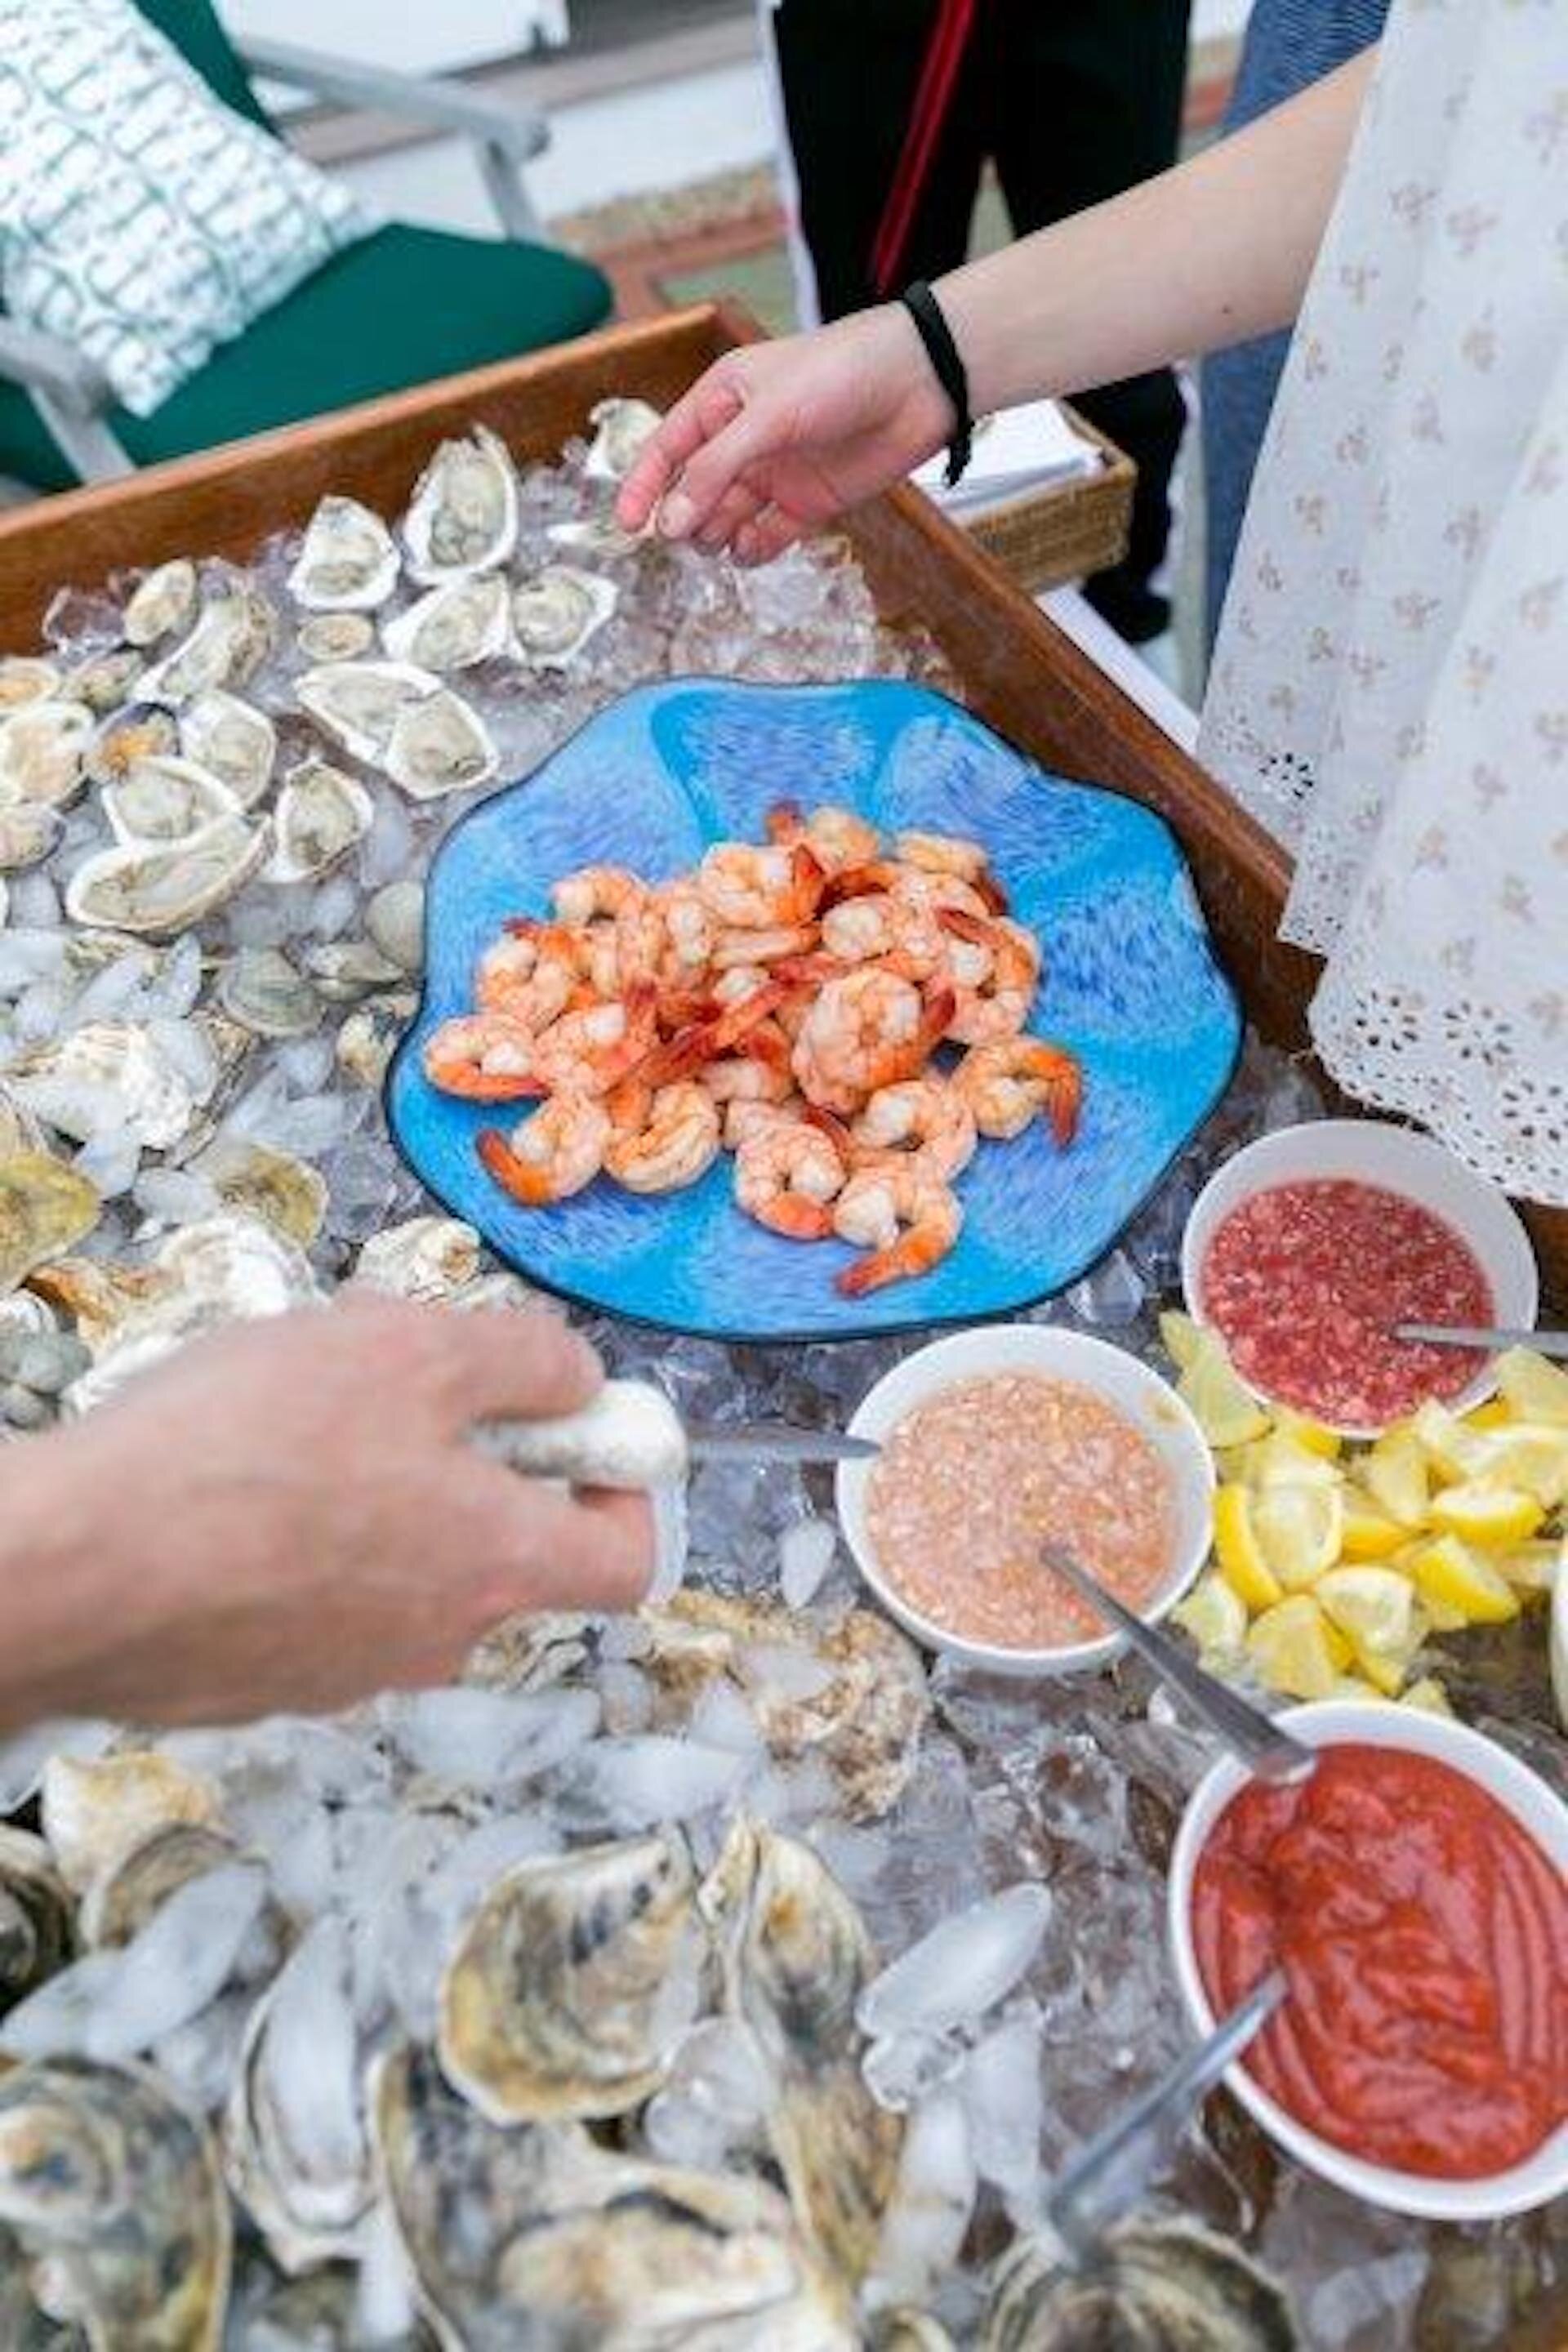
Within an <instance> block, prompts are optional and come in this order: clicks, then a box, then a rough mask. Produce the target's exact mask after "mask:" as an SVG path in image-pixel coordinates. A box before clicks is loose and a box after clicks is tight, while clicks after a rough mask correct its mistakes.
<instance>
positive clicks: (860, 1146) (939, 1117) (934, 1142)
mask: <svg viewBox="0 0 1568 2352" xmlns="http://www.w3.org/2000/svg"><path fill="white" fill-rule="evenodd" d="M852 1132H853V1135H854V1141H855V1153H856V1159H857V1162H858V1164H860V1165H864V1166H872V1167H875V1166H879V1165H880V1164H882V1163H883V1162H884V1161H887V1160H904V1161H909V1162H911V1163H917V1164H918V1165H919V1166H920V1167H921V1169H922V1170H923V1171H925V1172H926V1173H927V1174H928V1175H931V1176H934V1177H935V1178H936V1179H937V1180H938V1181H939V1182H941V1183H943V1184H948V1183H951V1182H952V1179H953V1178H954V1177H955V1176H956V1175H958V1174H959V1173H960V1172H961V1171H962V1170H963V1169H965V1168H967V1167H968V1165H969V1163H970V1161H971V1160H973V1157H974V1146H975V1136H974V1116H973V1111H972V1110H971V1108H970V1106H969V1103H968V1102H967V1100H966V1099H965V1097H963V1095H961V1094H960V1093H959V1092H958V1091H957V1089H956V1088H955V1087H952V1086H951V1085H950V1084H949V1083H948V1081H947V1079H946V1078H937V1077H929V1078H905V1079H903V1080H902V1081H901V1082H900V1085H898V1086H896V1087H879V1088H878V1090H877V1092H876V1093H875V1094H874V1095H873V1096H872V1097H871V1099H870V1101H869V1102H868V1104H867V1105H866V1108H865V1109H864V1110H863V1111H862V1112H861V1114H860V1116H859V1118H858V1119H857V1120H856V1122H855V1125H854V1129H853V1130H852Z"/></svg>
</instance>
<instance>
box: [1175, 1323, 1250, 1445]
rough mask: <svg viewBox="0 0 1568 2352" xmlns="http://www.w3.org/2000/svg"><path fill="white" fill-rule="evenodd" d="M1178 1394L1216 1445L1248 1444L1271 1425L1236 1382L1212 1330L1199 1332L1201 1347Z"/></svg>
mask: <svg viewBox="0 0 1568 2352" xmlns="http://www.w3.org/2000/svg"><path fill="white" fill-rule="evenodd" d="M1176 1393H1177V1395H1178V1396H1179V1397H1181V1398H1182V1399H1183V1401H1184V1402H1185V1403H1186V1404H1187V1405H1189V1406H1190V1407H1191V1409H1192V1412H1193V1417H1194V1420H1195V1421H1196V1423H1197V1424H1198V1427H1199V1428H1200V1429H1201V1430H1202V1431H1203V1433H1204V1435H1205V1437H1206V1438H1207V1440H1208V1442H1209V1444H1211V1445H1213V1446H1215V1447H1223V1446H1227V1445H1246V1444H1247V1443H1248V1442H1249V1441H1250V1440H1251V1439H1252V1438H1254V1437H1261V1436H1263V1434H1264V1433H1265V1432H1266V1431H1267V1430H1268V1428H1269V1427H1270V1426H1271V1423H1270V1421H1269V1416H1268V1413H1267V1412H1265V1411H1264V1409H1263V1407H1262V1406H1261V1405H1260V1404H1259V1403H1258V1400H1257V1398H1256V1397H1255V1396H1254V1395H1253V1393H1252V1391H1251V1390H1250V1389H1248V1388H1247V1387H1246V1386H1244V1384H1243V1383H1242V1381H1239V1380H1238V1379H1237V1375H1236V1372H1235V1371H1234V1370H1233V1369H1232V1366H1231V1360H1230V1358H1229V1357H1228V1356H1227V1355H1226V1351H1225V1348H1224V1345H1223V1344H1222V1342H1221V1341H1220V1340H1219V1339H1216V1338H1215V1334H1214V1333H1213V1332H1212V1331H1202V1332H1200V1333H1199V1335H1198V1344H1197V1346H1196V1348H1195V1349H1194V1351H1193V1355H1192V1357H1191V1360H1190V1361H1189V1362H1188V1363H1187V1364H1186V1365H1185V1366H1184V1369H1183V1371H1182V1377H1181V1379H1180V1380H1179V1381H1177V1383H1176Z"/></svg>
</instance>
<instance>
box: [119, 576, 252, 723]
mask: <svg viewBox="0 0 1568 2352" xmlns="http://www.w3.org/2000/svg"><path fill="white" fill-rule="evenodd" d="M277 636H278V621H277V616H276V614H274V612H273V610H272V607H271V605H270V604H268V601H267V599H266V597H265V596H263V595H262V593H261V592H260V590H259V589H258V588H255V587H253V586H252V585H251V584H250V583H249V582H248V581H244V580H235V581H233V582H231V583H229V584H228V585H227V586H226V587H225V588H223V589H221V590H219V591H218V592H217V593H215V594H213V595H211V596H209V597H208V598H207V600H206V602H205V604H203V606H202V609H201V612H200V614H198V616H197V618H196V623H195V627H194V628H193V629H192V630H191V632H190V635H188V636H186V637H184V639H182V641H181V643H180V644H179V645H177V646H175V647H174V651H173V653H171V654H169V655H168V656H166V657H165V658H164V659H163V661H161V662H157V663H155V664H154V665H153V667H152V668H151V669H150V670H148V671H147V673H146V675H145V676H144V677H143V678H142V694H143V696H144V697H145V698H148V699H150V700H152V701H154V702H174V703H184V702H190V701H192V700H194V699H195V697H196V696H197V695H198V694H205V693H207V692H208V691H210V689H211V688H214V687H218V686H243V685H244V684H245V682H246V680H247V678H250V677H255V675H256V673H257V671H258V669H259V668H260V667H261V665H262V663H263V662H264V661H265V660H266V659H267V656H268V654H269V653H270V652H271V651H272V648H273V646H274V645H275V644H276V642H277Z"/></svg>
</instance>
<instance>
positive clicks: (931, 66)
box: [871, 0, 975, 295]
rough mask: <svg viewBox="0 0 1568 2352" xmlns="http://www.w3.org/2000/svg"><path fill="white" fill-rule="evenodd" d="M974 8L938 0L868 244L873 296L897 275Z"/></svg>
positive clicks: (966, 1)
mask: <svg viewBox="0 0 1568 2352" xmlns="http://www.w3.org/2000/svg"><path fill="white" fill-rule="evenodd" d="M974 8H975V0H940V5H939V6H938V9H937V17H936V23H935V25H934V26H932V28H931V44H930V47H928V48H927V50H926V57H925V63H924V65H923V66H922V67H921V79H920V88H919V89H917V91H916V92H915V104H914V111H913V113H912V115H911V116H910V127H909V131H908V133H907V134H906V137H905V140H904V146H903V152H902V153H901V154H900V157H899V168H898V170H897V171H896V172H895V173H894V174H893V183H892V185H891V187H890V188H889V191H888V201H887V204H886V205H884V207H883V210H882V217H881V220H880V222H879V224H878V228H877V236H876V242H875V244H874V245H873V246H872V248H871V270H872V276H873V278H874V280H875V283H876V288H877V291H878V293H879V294H882V295H888V294H890V293H891V292H892V290H893V289H894V287H895V286H896V285H897V284H898V283H899V280H900V277H901V275H902V263H903V257H904V256H905V254H906V253H907V252H908V251H909V245H910V233H911V231H912V230H913V227H914V222H915V215H916V213H917V211H918V210H919V208H920V201H921V196H922V195H923V194H924V193H925V186H926V182H927V180H928V178H929V177H930V174H931V159H932V157H933V156H934V155H935V153H936V145H937V141H938V140H939V139H940V138H941V136H942V125H943V123H944V122H945V121H947V116H948V110H949V108H950V107H951V106H952V93H953V90H954V89H955V88H956V86H957V82H958V75H959V69H960V68H961V67H962V65H963V53H964V50H965V49H966V48H967V47H968V45H969V36H970V34H971V32H972V31H973V26H974Z"/></svg>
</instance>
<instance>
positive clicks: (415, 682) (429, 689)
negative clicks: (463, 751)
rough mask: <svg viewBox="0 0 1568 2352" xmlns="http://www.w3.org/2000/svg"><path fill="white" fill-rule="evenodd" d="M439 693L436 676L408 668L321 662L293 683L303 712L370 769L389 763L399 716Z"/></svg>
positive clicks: (404, 664) (396, 664) (400, 664)
mask: <svg viewBox="0 0 1568 2352" xmlns="http://www.w3.org/2000/svg"><path fill="white" fill-rule="evenodd" d="M440 689H441V681H440V679H439V678H438V677H437V676H436V674H435V672H434V671H433V670H427V669H418V668H416V667H415V666H414V665H413V664H412V663H409V662H323V663H321V665H320V667H317V668H315V669H307V670H302V671H301V672H300V676H299V677H297V678H296V679H295V681H294V695H295V698H296V700H297V701H298V702H299V704H300V709H302V710H305V711H308V712H309V713H310V717H311V718H312V719H314V720H315V721H316V724H317V725H318V726H319V727H324V728H325V729H326V731H327V733H328V734H329V735H331V737H332V739H333V740H334V741H335V742H338V743H341V744H342V748H343V750H344V751H347V752H348V753H350V755H351V756H352V757H353V759H356V760H363V762H364V763H365V765H366V766H367V767H372V768H374V767H377V766H379V765H380V764H381V763H382V762H383V761H384V759H385V757H386V752H387V750H388V748H389V746H390V744H391V742H392V737H393V730H394V729H395V727H396V724H397V719H398V714H399V713H400V712H401V711H402V710H403V709H405V707H406V706H407V705H409V704H410V703H416V702H423V701H425V700H426V698H428V697H429V696H430V695H433V694H437V693H439V692H440Z"/></svg>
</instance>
